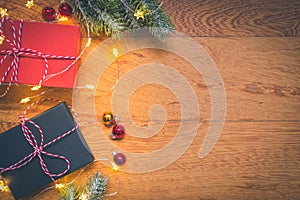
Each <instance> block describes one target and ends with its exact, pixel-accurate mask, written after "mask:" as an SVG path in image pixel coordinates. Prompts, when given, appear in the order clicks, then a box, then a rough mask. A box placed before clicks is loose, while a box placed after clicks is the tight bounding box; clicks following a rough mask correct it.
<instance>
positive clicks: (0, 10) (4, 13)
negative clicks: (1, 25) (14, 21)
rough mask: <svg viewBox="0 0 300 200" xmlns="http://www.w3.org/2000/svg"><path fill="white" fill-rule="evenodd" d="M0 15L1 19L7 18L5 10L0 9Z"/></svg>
mask: <svg viewBox="0 0 300 200" xmlns="http://www.w3.org/2000/svg"><path fill="white" fill-rule="evenodd" d="M0 15H1V17H5V16H8V13H7V9H6V8H1V7H0Z"/></svg>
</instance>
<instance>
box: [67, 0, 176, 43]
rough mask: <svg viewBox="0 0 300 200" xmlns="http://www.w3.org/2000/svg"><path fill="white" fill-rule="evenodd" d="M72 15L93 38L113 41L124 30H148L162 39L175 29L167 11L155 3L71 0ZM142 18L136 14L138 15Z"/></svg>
mask: <svg viewBox="0 0 300 200" xmlns="http://www.w3.org/2000/svg"><path fill="white" fill-rule="evenodd" d="M71 2H72V3H73V5H74V13H75V15H76V16H77V17H78V19H79V21H81V22H82V23H83V24H86V23H88V26H89V28H90V31H91V32H92V33H93V34H95V35H101V34H102V33H104V34H105V35H106V36H111V37H112V38H118V37H120V34H121V33H122V32H123V31H126V30H131V29H139V28H145V27H147V28H148V29H149V32H150V34H152V35H153V36H155V37H157V38H159V39H160V40H165V38H166V36H167V34H168V33H169V32H170V31H173V30H174V25H173V24H172V22H171V20H170V18H169V16H168V15H167V14H166V11H165V10H164V9H163V8H162V7H161V6H160V3H159V2H158V1H157V0H89V1H86V0H71ZM139 11H140V13H141V12H142V15H137V12H139ZM85 18H86V19H85Z"/></svg>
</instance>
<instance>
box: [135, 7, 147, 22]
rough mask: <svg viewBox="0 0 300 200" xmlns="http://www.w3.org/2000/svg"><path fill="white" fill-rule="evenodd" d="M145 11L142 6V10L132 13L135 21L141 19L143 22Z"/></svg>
mask: <svg viewBox="0 0 300 200" xmlns="http://www.w3.org/2000/svg"><path fill="white" fill-rule="evenodd" d="M145 9H146V6H143V7H142V8H140V9H138V10H136V11H135V12H134V14H133V15H134V16H135V17H136V18H137V19H140V18H142V19H143V20H144V19H145V14H146V12H145Z"/></svg>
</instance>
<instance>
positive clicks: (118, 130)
mask: <svg viewBox="0 0 300 200" xmlns="http://www.w3.org/2000/svg"><path fill="white" fill-rule="evenodd" d="M124 136H125V128H124V126H122V125H121V124H116V125H114V127H113V128H112V132H111V134H110V137H111V139H113V140H115V139H122V138H123V137H124Z"/></svg>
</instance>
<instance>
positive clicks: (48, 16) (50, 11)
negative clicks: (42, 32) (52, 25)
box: [42, 6, 56, 21]
mask: <svg viewBox="0 0 300 200" xmlns="http://www.w3.org/2000/svg"><path fill="white" fill-rule="evenodd" d="M42 16H43V18H44V20H46V21H53V20H55V18H56V11H55V10H54V8H52V7H50V6H47V7H45V8H43V10H42Z"/></svg>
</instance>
